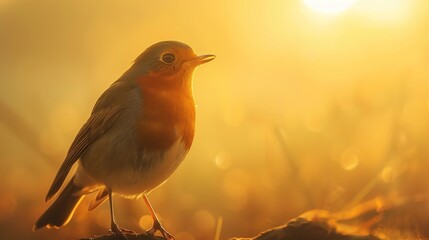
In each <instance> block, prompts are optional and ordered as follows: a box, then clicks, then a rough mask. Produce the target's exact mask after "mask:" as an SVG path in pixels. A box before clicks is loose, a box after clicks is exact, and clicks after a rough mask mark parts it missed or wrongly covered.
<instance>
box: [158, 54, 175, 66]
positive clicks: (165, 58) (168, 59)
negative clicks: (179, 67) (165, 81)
mask: <svg viewBox="0 0 429 240" xmlns="http://www.w3.org/2000/svg"><path fill="white" fill-rule="evenodd" d="M161 61H162V62H164V63H167V64H172V63H174V61H176V57H175V56H174V54H171V53H166V54H164V55H162V57H161Z"/></svg>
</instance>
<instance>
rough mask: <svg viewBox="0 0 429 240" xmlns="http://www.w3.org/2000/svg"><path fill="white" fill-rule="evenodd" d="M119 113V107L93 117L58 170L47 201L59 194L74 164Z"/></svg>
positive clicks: (78, 135) (81, 131)
mask: <svg viewBox="0 0 429 240" xmlns="http://www.w3.org/2000/svg"><path fill="white" fill-rule="evenodd" d="M119 112H120V108H119V107H113V108H109V109H102V110H99V111H98V112H96V113H93V114H92V115H91V117H90V118H89V119H88V121H87V122H86V123H85V125H83V126H82V128H81V129H80V131H79V133H78V134H77V136H76V138H75V139H74V141H73V143H72V145H71V147H70V149H69V151H68V153H67V156H66V158H65V159H64V162H63V164H62V165H61V167H60V170H58V173H57V175H56V176H55V179H54V181H53V183H52V186H51V188H50V189H49V191H48V194H47V196H46V198H45V201H48V200H49V199H51V198H52V197H53V196H54V195H55V194H56V193H57V192H58V190H59V189H60V188H61V186H62V185H63V182H64V180H65V178H66V177H67V174H68V172H69V171H70V169H71V167H72V166H73V164H74V163H75V162H76V161H77V160H78V159H79V158H80V157H81V156H82V154H84V153H85V151H86V150H87V149H88V148H89V147H90V146H91V144H92V143H93V142H94V141H95V140H97V139H98V138H99V137H100V136H101V135H102V134H103V133H104V132H105V131H106V130H108V129H109V128H110V127H111V126H112V124H113V123H114V122H115V120H116V118H117V116H118V115H119Z"/></svg>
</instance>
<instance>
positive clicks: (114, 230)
mask: <svg viewBox="0 0 429 240" xmlns="http://www.w3.org/2000/svg"><path fill="white" fill-rule="evenodd" d="M110 232H111V234H112V235H115V236H116V237H117V238H118V239H122V240H128V238H127V237H126V236H125V234H124V233H126V234H136V233H135V232H133V231H131V230H128V229H125V228H119V227H118V225H116V224H112V228H111V229H110Z"/></svg>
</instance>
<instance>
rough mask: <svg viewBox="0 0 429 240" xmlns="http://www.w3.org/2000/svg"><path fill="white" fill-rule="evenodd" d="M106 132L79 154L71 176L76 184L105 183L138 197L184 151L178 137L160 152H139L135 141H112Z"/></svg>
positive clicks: (162, 178) (169, 170) (156, 183)
mask: <svg viewBox="0 0 429 240" xmlns="http://www.w3.org/2000/svg"><path fill="white" fill-rule="evenodd" d="M125 134H126V133H125ZM108 135H109V134H107V135H106V136H103V137H102V139H99V140H98V141H97V142H96V143H95V144H94V145H93V146H92V147H91V149H90V150H89V151H88V152H87V153H86V154H85V155H84V156H83V158H82V160H81V162H82V163H81V166H79V168H78V172H77V174H76V177H75V180H76V181H77V182H78V183H79V185H80V186H88V187H89V186H91V187H89V189H96V188H99V187H101V186H102V185H105V186H107V187H108V188H110V189H112V191H113V192H114V193H116V194H119V195H122V196H124V197H129V198H135V197H139V196H141V195H142V194H146V193H148V192H150V191H151V190H153V189H155V188H156V187H158V186H160V185H161V184H163V183H164V182H165V181H166V180H167V179H168V177H170V175H171V174H172V173H173V172H174V171H175V170H176V169H177V167H178V166H179V165H180V163H181V162H182V161H183V159H184V158H185V156H186V154H187V150H186V149H185V146H184V144H183V143H182V141H181V138H179V139H178V140H177V141H176V142H175V143H174V144H173V145H172V146H171V147H170V148H169V149H168V150H167V151H165V152H164V153H160V152H145V151H141V150H140V149H139V148H138V146H135V141H126V140H125V139H123V140H125V141H115V142H114V143H113V142H111V141H112V138H111V137H110V136H108ZM106 146H109V147H106ZM89 176H90V177H89Z"/></svg>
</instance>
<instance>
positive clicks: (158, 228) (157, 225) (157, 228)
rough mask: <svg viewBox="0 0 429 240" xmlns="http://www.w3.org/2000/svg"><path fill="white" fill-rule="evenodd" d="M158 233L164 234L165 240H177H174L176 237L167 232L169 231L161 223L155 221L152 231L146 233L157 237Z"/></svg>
mask: <svg viewBox="0 0 429 240" xmlns="http://www.w3.org/2000/svg"><path fill="white" fill-rule="evenodd" d="M156 231H159V232H160V233H161V234H162V236H163V237H164V238H165V239H167V240H175V239H174V237H173V235H171V234H170V233H169V232H167V230H165V229H164V228H163V227H162V226H161V224H160V223H159V221H155V222H154V223H153V226H152V228H151V229H149V230H147V231H146V233H147V234H149V235H152V236H154V235H155V233H156Z"/></svg>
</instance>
